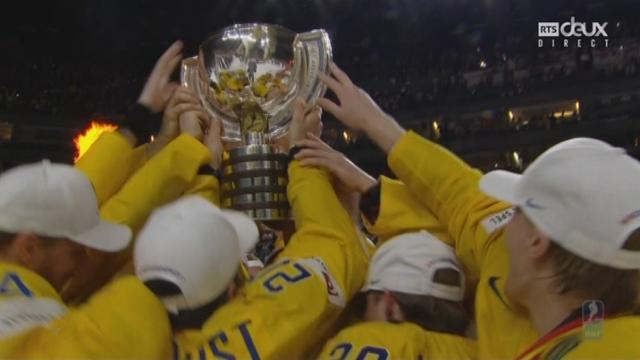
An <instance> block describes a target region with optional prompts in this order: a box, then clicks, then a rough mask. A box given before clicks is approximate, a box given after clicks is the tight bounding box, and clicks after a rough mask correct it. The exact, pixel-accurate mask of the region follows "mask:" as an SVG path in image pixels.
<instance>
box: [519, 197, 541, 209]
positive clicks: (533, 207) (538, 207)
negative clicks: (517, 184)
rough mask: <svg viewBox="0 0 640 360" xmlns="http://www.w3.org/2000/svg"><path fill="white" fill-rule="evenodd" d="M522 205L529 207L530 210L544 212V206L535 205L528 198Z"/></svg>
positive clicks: (531, 199)
mask: <svg viewBox="0 0 640 360" xmlns="http://www.w3.org/2000/svg"><path fill="white" fill-rule="evenodd" d="M524 205H525V206H527V207H530V208H532V209H538V210H544V206H541V205H538V204H536V203H534V202H533V198H528V199H527V200H526V201H525V202H524Z"/></svg>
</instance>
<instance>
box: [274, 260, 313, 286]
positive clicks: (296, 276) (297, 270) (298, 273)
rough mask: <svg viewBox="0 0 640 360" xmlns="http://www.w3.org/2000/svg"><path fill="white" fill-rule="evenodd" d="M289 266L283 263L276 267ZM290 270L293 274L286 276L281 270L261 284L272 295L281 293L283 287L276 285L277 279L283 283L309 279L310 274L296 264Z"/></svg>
mask: <svg viewBox="0 0 640 360" xmlns="http://www.w3.org/2000/svg"><path fill="white" fill-rule="evenodd" d="M289 264H290V263H289V262H284V263H282V264H281V265H280V266H278V267H282V266H283V265H289ZM291 269H292V270H294V271H293V273H289V274H287V273H286V272H285V271H284V270H281V271H278V272H277V273H275V274H273V275H271V276H269V277H268V278H267V279H266V280H265V281H264V283H263V285H264V287H265V288H266V289H267V290H269V291H271V292H274V293H275V292H280V291H282V289H284V286H283V284H282V283H280V284H278V279H282V281H283V282H285V283H296V282H298V281H301V280H304V279H306V278H308V277H311V273H310V272H309V271H307V269H305V268H303V267H302V265H300V264H298V263H294V264H293V266H292V267H291Z"/></svg>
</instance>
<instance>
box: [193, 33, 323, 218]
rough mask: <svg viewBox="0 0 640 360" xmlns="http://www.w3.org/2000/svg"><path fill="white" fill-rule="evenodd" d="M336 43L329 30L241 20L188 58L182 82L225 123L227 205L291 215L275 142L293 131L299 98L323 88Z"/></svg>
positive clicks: (311, 98) (283, 163)
mask: <svg viewBox="0 0 640 360" xmlns="http://www.w3.org/2000/svg"><path fill="white" fill-rule="evenodd" d="M330 60H331V43H330V42H329V37H328V35H327V33H326V32H325V31H324V30H314V31H310V32H306V33H302V34H296V33H294V32H293V31H291V30H288V29H285V28H283V27H281V26H278V25H266V24H240V25H233V26H230V27H227V28H224V29H222V30H221V31H219V32H217V33H215V34H214V35H212V36H210V37H209V38H208V39H206V40H205V41H204V42H203V43H202V44H201V46H200V50H199V53H198V56H195V57H192V58H189V59H185V60H184V61H183V63H182V72H181V76H182V85H183V86H187V87H190V88H193V89H194V90H195V92H196V93H197V94H198V96H199V97H200V99H201V101H202V103H203V105H204V108H205V109H206V111H207V112H209V114H210V115H211V116H213V117H216V118H218V119H220V120H221V121H222V123H223V125H224V136H223V140H224V142H225V148H226V150H227V152H226V154H225V156H224V158H223V162H222V166H221V169H220V170H221V173H222V180H221V184H220V185H221V194H220V197H221V199H220V200H221V204H222V206H223V207H227V208H233V209H236V210H241V211H244V212H246V213H247V214H248V215H250V216H252V217H253V218H254V219H255V220H259V221H272V220H285V219H288V218H289V203H288V201H287V198H286V193H287V155H286V154H285V153H282V152H281V151H280V150H278V149H277V148H276V147H275V146H274V145H273V144H274V142H275V141H276V140H277V139H278V138H280V137H282V136H284V135H285V134H286V132H287V129H288V126H289V122H290V120H291V117H292V105H293V101H294V100H295V98H297V97H302V98H304V99H305V100H306V101H307V103H309V104H312V103H314V102H315V100H316V99H317V98H319V97H320V96H322V95H323V94H324V91H325V90H326V89H325V86H324V85H323V84H322V82H320V81H319V80H318V78H317V74H318V73H319V72H327V69H328V65H329V62H330Z"/></svg>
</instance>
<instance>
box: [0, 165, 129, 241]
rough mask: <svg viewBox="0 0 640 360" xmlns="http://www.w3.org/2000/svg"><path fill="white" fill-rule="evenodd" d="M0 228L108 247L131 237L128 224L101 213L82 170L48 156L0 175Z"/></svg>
mask: <svg viewBox="0 0 640 360" xmlns="http://www.w3.org/2000/svg"><path fill="white" fill-rule="evenodd" d="M0 230H2V231H5V232H10V233H18V232H24V231H28V232H32V233H34V234H37V235H42V236H49V237H58V238H67V239H69V240H72V241H74V242H76V243H79V244H82V245H84V246H87V247H90V248H93V249H97V250H102V251H108V252H114V251H119V250H122V249H124V248H126V247H127V245H128V244H129V241H130V240H131V230H130V229H129V228H128V227H126V226H123V225H118V224H113V223H110V222H107V221H103V220H101V219H100V213H99V210H98V203H97V200H96V195H95V192H94V191H93V187H92V185H91V183H90V182H89V179H87V177H86V176H85V175H84V174H83V173H82V172H80V171H79V170H77V169H75V168H74V167H73V166H70V165H65V164H55V163H51V162H49V161H48V160H43V161H41V162H38V163H34V164H28V165H22V166H18V167H15V168H13V169H10V170H8V171H7V172H5V173H3V174H2V175H0Z"/></svg>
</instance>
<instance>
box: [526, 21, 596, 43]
mask: <svg viewBox="0 0 640 360" xmlns="http://www.w3.org/2000/svg"><path fill="white" fill-rule="evenodd" d="M607 24H608V23H606V22H604V23H599V22H592V23H586V22H578V21H576V18H575V17H573V16H572V17H571V21H567V22H563V23H559V22H539V23H538V47H544V46H551V47H553V48H555V47H564V48H568V47H570V46H572V45H575V46H576V47H578V48H581V47H583V46H590V47H592V48H594V47H598V46H603V47H609V38H608V37H609V35H608V34H607V30H606V28H607Z"/></svg>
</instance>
